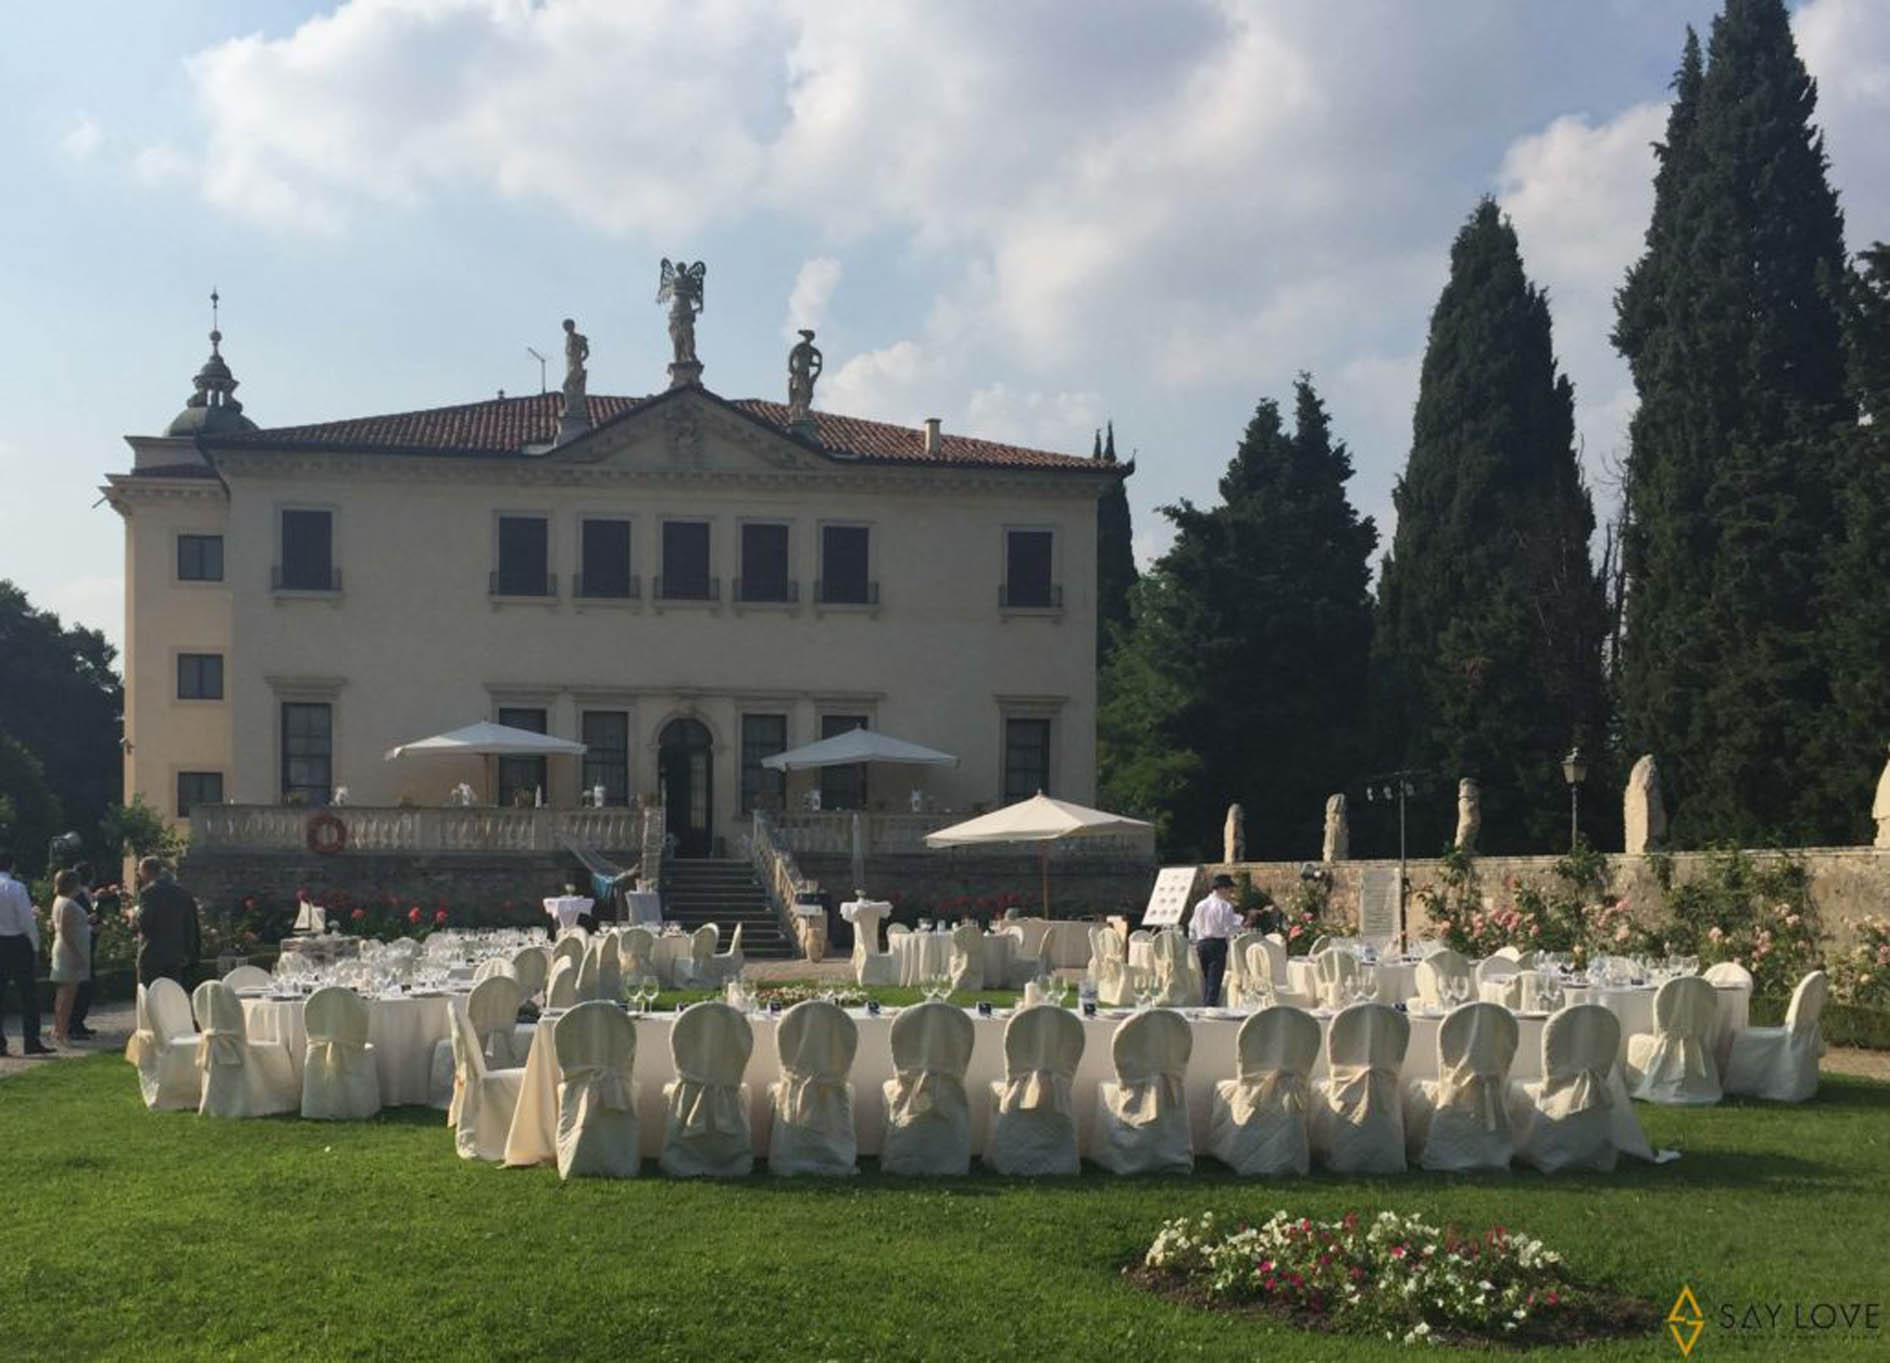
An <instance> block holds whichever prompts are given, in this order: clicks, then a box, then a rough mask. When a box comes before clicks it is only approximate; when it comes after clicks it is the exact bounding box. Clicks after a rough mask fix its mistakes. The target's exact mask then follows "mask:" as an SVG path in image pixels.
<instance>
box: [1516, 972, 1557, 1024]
mask: <svg viewBox="0 0 1890 1363" xmlns="http://www.w3.org/2000/svg"><path fill="white" fill-rule="evenodd" d="M1561 992H1562V986H1561V983H1560V981H1558V980H1556V979H1555V977H1554V976H1552V975H1549V974H1547V973H1545V972H1543V971H1540V970H1535V969H1529V970H1524V971H1522V972H1521V973H1520V974H1516V975H1511V976H1510V977H1509V979H1507V980H1506V981H1504V982H1503V1006H1504V1007H1505V1008H1507V1009H1509V1010H1510V1011H1511V1012H1512V1013H1549V1012H1553V1011H1554V1010H1555V1006H1557V1005H1556V999H1557V998H1558V997H1559V996H1560V994H1561Z"/></svg>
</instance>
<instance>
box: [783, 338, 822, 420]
mask: <svg viewBox="0 0 1890 1363" xmlns="http://www.w3.org/2000/svg"><path fill="white" fill-rule="evenodd" d="M824 365H825V361H824V360H823V359H822V357H821V353H820V349H819V347H818V346H816V345H815V344H814V333H813V332H812V331H810V330H808V329H807V328H805V327H803V328H802V329H801V340H800V344H799V345H797V346H795V347H794V349H792V350H790V351H788V357H787V393H788V399H787V400H788V420H789V421H790V422H797V423H798V422H803V421H807V420H810V419H811V418H812V417H813V414H814V380H815V379H817V378H819V377H820V371H821V369H822V367H823V366H824Z"/></svg>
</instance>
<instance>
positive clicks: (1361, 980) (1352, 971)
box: [1313, 946, 1365, 1012]
mask: <svg viewBox="0 0 1890 1363" xmlns="http://www.w3.org/2000/svg"><path fill="white" fill-rule="evenodd" d="M1313 969H1314V970H1315V971H1316V972H1317V973H1318V976H1319V1002H1320V1004H1321V1006H1323V1007H1326V1008H1330V1009H1333V1010H1334V1011H1335V1012H1336V1011H1337V1010H1338V1009H1341V1008H1344V1007H1347V1006H1348V1005H1350V1004H1352V1003H1354V1002H1357V1001H1358V999H1357V996H1358V992H1359V991H1360V990H1361V989H1363V988H1364V987H1365V972H1364V969H1363V967H1361V966H1360V964H1359V959H1358V957H1357V956H1355V955H1353V954H1352V953H1351V952H1349V951H1347V950H1346V949H1345V948H1344V947H1339V946H1329V947H1327V948H1326V949H1325V950H1324V951H1322V952H1319V953H1318V954H1317V955H1315V956H1314V957H1313Z"/></svg>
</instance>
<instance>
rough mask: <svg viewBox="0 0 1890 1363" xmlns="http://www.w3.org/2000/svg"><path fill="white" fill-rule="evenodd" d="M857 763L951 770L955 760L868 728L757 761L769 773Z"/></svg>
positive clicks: (850, 730) (933, 749) (934, 750)
mask: <svg viewBox="0 0 1890 1363" xmlns="http://www.w3.org/2000/svg"><path fill="white" fill-rule="evenodd" d="M861 762H892V763H898V764H901V765H905V766H921V767H955V766H957V765H958V759H957V758H956V757H953V756H952V755H951V754H950V753H948V752H940V751H939V750H938V749H936V748H926V747H921V746H920V745H919V744H917V743H908V742H906V741H905V740H904V739H903V738H893V737H891V736H890V735H887V734H882V733H876V732H874V731H873V730H871V729H849V730H848V731H847V732H846V733H843V734H835V735H834V736H833V737H832V738H823V739H821V740H820V742H818V743H809V744H807V745H805V746H804V747H799V748H790V749H789V750H788V751H786V752H778V753H775V754H774V755H773V756H772V757H764V758H762V759H761V765H762V766H764V767H767V768H769V769H770V770H773V771H801V770H804V769H806V768H809V767H851V766H856V765H858V764H859V763H861Z"/></svg>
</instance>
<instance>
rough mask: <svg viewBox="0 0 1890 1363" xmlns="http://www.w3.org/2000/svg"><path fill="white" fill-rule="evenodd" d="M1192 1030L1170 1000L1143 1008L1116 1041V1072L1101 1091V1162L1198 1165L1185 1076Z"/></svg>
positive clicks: (1117, 1166)
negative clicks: (1168, 1004) (1172, 1008)
mask: <svg viewBox="0 0 1890 1363" xmlns="http://www.w3.org/2000/svg"><path fill="white" fill-rule="evenodd" d="M1193 1051H1194V1032H1193V1029H1191V1028H1190V1027H1189V1026H1188V1020H1187V1019H1186V1018H1184V1017H1183V1016H1181V1014H1179V1013H1176V1012H1171V1011H1169V1010H1168V1009H1166V1008H1153V1009H1149V1010H1148V1011H1146V1012H1141V1013H1137V1014H1136V1015H1135V1016H1134V1017H1131V1018H1129V1019H1127V1020H1126V1021H1124V1022H1123V1023H1122V1024H1121V1025H1120V1026H1119V1027H1117V1028H1116V1034H1115V1037H1114V1039H1113V1040H1112V1041H1111V1043H1110V1053H1111V1056H1112V1058H1113V1059H1114V1061H1115V1066H1116V1080H1115V1082H1114V1083H1109V1082H1107V1081H1105V1082H1104V1083H1102V1084H1100V1085H1099V1086H1098V1087H1097V1092H1096V1138H1095V1140H1094V1142H1093V1147H1094V1150H1095V1159H1096V1162H1097V1163H1098V1164H1100V1165H1102V1166H1103V1168H1105V1169H1108V1170H1110V1171H1112V1172H1114V1173H1118V1174H1185V1173H1188V1172H1189V1171H1190V1170H1192V1169H1193V1168H1194V1144H1193V1138H1192V1136H1191V1135H1190V1134H1189V1131H1188V1093H1187V1088H1186V1085H1185V1083H1184V1081H1185V1079H1186V1078H1187V1073H1188V1057H1189V1056H1190V1055H1191V1054H1192V1053H1193Z"/></svg>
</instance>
